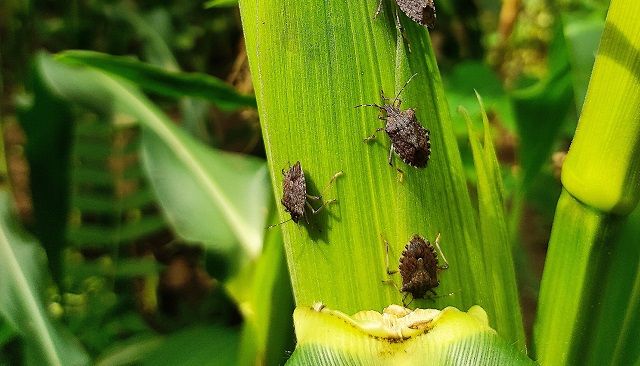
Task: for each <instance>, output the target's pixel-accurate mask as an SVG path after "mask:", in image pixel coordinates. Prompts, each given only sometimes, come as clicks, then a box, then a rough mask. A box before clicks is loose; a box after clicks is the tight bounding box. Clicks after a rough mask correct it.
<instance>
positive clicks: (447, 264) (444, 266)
mask: <svg viewBox="0 0 640 366" xmlns="http://www.w3.org/2000/svg"><path fill="white" fill-rule="evenodd" d="M433 244H434V245H435V246H436V248H438V251H439V252H440V255H441V256H442V260H443V261H444V265H443V266H439V267H438V269H447V268H449V262H447V258H445V257H444V253H443V252H442V248H440V233H438V235H437V236H436V240H435V243H433Z"/></svg>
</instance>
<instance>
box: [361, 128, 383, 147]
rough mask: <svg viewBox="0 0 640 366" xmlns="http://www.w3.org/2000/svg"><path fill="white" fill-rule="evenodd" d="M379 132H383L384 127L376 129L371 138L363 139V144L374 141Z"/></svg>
mask: <svg viewBox="0 0 640 366" xmlns="http://www.w3.org/2000/svg"><path fill="white" fill-rule="evenodd" d="M380 131H384V127H380V128H376V132H374V133H373V134H372V135H371V136H368V137H365V138H364V140H363V142H364V143H368V142H369V141H371V140H375V139H376V133H378V132H380Z"/></svg>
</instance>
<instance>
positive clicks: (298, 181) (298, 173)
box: [269, 161, 342, 228]
mask: <svg viewBox="0 0 640 366" xmlns="http://www.w3.org/2000/svg"><path fill="white" fill-rule="evenodd" d="M282 175H283V176H284V178H283V179H282V191H283V193H282V200H281V201H280V202H282V205H283V206H284V209H285V211H287V212H288V213H289V214H290V215H291V218H290V219H288V220H285V221H283V222H281V223H278V224H275V225H271V226H269V228H272V227H274V226H278V225H280V224H284V223H285V222H288V221H293V222H295V223H298V222H299V221H300V219H301V218H303V217H304V219H305V221H306V222H307V224H308V223H309V219H308V217H307V209H309V210H311V213H312V214H314V215H315V214H317V213H318V212H320V210H322V209H323V208H324V207H325V206H327V205H329V204H331V203H334V202H336V201H337V199H335V198H334V199H332V200H329V201H326V202H323V203H322V205H321V206H320V207H318V208H317V209H316V208H314V207H313V206H312V205H311V203H310V202H309V201H310V200H313V201H320V200H322V196H312V195H310V194H308V193H307V181H306V179H305V177H304V170H302V166H301V165H300V162H299V161H296V163H295V164H293V166H292V167H290V168H289V170H287V171H285V170H284V169H282ZM340 175H342V171H339V172H337V173H335V174H334V175H333V177H331V180H330V181H329V183H328V184H327V188H328V187H329V185H330V184H331V183H333V181H334V180H335V179H336V178H338V177H339V176H340Z"/></svg>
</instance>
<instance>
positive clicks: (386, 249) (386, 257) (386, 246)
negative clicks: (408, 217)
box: [384, 240, 398, 284]
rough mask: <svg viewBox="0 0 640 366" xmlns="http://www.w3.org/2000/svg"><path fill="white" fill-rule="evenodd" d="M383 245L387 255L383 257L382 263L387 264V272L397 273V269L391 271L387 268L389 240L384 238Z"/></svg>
mask: <svg viewBox="0 0 640 366" xmlns="http://www.w3.org/2000/svg"><path fill="white" fill-rule="evenodd" d="M384 246H385V251H386V252H387V253H386V254H387V255H386V256H385V257H384V264H385V265H386V266H387V274H388V275H392V274H395V273H398V271H397V270H393V271H392V270H391V269H389V242H388V241H386V240H385V241H384ZM394 284H395V282H394Z"/></svg>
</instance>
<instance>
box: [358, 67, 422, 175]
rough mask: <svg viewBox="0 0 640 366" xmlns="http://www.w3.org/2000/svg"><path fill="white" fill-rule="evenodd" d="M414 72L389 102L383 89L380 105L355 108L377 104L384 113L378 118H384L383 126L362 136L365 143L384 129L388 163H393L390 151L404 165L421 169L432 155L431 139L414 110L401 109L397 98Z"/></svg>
mask: <svg viewBox="0 0 640 366" xmlns="http://www.w3.org/2000/svg"><path fill="white" fill-rule="evenodd" d="M416 75H417V74H413V75H412V76H411V77H410V78H409V80H407V82H406V83H405V84H404V86H403V87H402V88H401V89H400V91H399V92H398V95H396V97H395V98H394V99H393V102H392V103H391V104H388V100H389V99H388V98H386V97H385V96H384V92H383V91H380V96H381V98H382V102H383V104H382V105H378V104H362V105H358V106H356V108H358V107H376V108H378V109H379V110H380V111H382V112H383V113H384V115H383V116H380V117H378V118H380V119H382V120H384V121H386V122H385V126H384V127H380V128H378V129H376V131H375V132H374V133H373V134H372V135H371V136H369V137H367V138H365V139H364V142H369V141H371V140H373V139H375V138H376V133H378V132H380V131H385V132H386V133H387V135H388V136H389V139H390V140H391V147H390V149H389V158H388V159H387V160H388V162H389V165H391V166H393V152H394V151H395V153H396V154H398V156H399V157H400V159H402V161H404V162H405V163H406V164H408V165H410V166H412V167H415V168H424V167H426V166H427V163H428V162H429V158H430V157H431V139H430V137H429V130H427V129H425V128H424V127H422V126H421V125H420V123H419V122H418V119H417V118H416V112H415V110H414V109H413V108H409V109H407V110H404V111H403V110H401V109H400V104H401V103H402V101H401V100H400V99H398V98H399V97H400V93H401V92H402V91H403V90H404V88H405V87H406V86H407V84H409V82H410V81H411V79H413V78H414V77H415V76H416Z"/></svg>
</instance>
